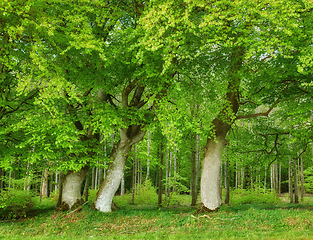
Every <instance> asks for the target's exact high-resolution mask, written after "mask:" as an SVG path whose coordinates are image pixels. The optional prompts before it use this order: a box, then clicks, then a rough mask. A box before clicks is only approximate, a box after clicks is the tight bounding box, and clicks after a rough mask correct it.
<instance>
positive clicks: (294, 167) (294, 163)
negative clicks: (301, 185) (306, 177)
mask: <svg viewBox="0 0 313 240" xmlns="http://www.w3.org/2000/svg"><path fill="white" fill-rule="evenodd" d="M293 171H294V172H293V177H294V188H295V193H294V194H295V203H299V189H298V174H297V162H296V159H293Z"/></svg>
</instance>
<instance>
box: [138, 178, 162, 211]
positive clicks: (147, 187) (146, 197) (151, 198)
mask: <svg viewBox="0 0 313 240" xmlns="http://www.w3.org/2000/svg"><path fill="white" fill-rule="evenodd" d="M157 199H158V195H157V193H156V189H155V188H154V187H153V185H152V183H151V181H150V180H147V181H145V182H144V183H143V184H141V185H138V186H137V195H136V196H135V203H136V204H141V205H150V204H154V203H156V202H157Z"/></svg>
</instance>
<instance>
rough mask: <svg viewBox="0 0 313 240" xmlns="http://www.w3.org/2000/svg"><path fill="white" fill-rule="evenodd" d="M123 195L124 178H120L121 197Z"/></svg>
mask: <svg viewBox="0 0 313 240" xmlns="http://www.w3.org/2000/svg"><path fill="white" fill-rule="evenodd" d="M124 194H125V178H124V177H122V180H121V196H123V195H124Z"/></svg>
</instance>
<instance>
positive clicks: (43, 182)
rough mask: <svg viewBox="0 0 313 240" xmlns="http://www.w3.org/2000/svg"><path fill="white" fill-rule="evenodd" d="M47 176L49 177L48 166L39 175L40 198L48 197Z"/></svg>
mask: <svg viewBox="0 0 313 240" xmlns="http://www.w3.org/2000/svg"><path fill="white" fill-rule="evenodd" d="M48 177H49V168H45V169H44V170H43V172H42V177H41V188H40V198H42V197H48V195H47V193H48Z"/></svg>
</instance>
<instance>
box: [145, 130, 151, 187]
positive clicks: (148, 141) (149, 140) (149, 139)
mask: <svg viewBox="0 0 313 240" xmlns="http://www.w3.org/2000/svg"><path fill="white" fill-rule="evenodd" d="M147 135H148V140H147V176H146V181H147V180H149V177H150V151H151V146H150V142H151V134H150V131H148V133H147Z"/></svg>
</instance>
